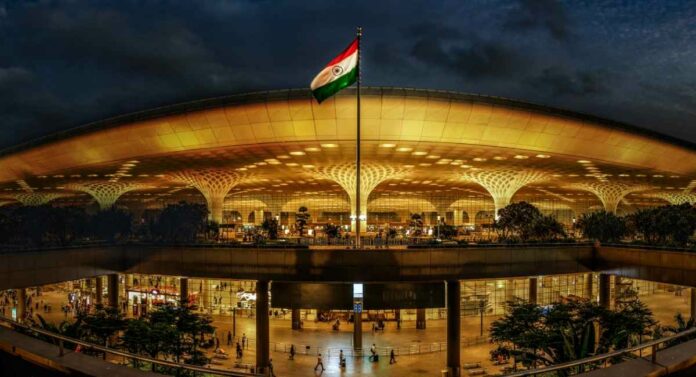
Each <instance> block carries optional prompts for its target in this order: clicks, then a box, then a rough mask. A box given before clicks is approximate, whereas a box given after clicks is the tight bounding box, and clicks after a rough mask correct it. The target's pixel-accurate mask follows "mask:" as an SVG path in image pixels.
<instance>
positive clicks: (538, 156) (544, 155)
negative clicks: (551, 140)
mask: <svg viewBox="0 0 696 377" xmlns="http://www.w3.org/2000/svg"><path fill="white" fill-rule="evenodd" d="M536 158H551V156H549V155H547V154H538V155H536Z"/></svg>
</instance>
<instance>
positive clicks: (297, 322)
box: [290, 309, 302, 330]
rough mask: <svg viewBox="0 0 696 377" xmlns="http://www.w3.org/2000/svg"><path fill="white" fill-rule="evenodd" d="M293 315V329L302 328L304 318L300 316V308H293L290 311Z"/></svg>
mask: <svg viewBox="0 0 696 377" xmlns="http://www.w3.org/2000/svg"><path fill="white" fill-rule="evenodd" d="M290 315H291V316H292V317H291V322H292V329H293V330H299V329H301V328H302V327H301V325H300V324H301V323H302V319H301V318H300V309H292V311H291V312H290Z"/></svg>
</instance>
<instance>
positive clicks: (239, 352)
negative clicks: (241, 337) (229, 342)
mask: <svg viewBox="0 0 696 377" xmlns="http://www.w3.org/2000/svg"><path fill="white" fill-rule="evenodd" d="M237 358H238V359H241V358H242V346H241V345H239V342H237Z"/></svg>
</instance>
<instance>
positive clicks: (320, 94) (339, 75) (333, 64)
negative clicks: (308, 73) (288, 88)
mask: <svg viewBox="0 0 696 377" xmlns="http://www.w3.org/2000/svg"><path fill="white" fill-rule="evenodd" d="M357 79H358V40H357V39H355V40H354V41H353V42H352V43H351V44H350V45H349V46H348V48H346V49H345V50H343V52H341V53H340V54H339V55H338V56H337V57H335V58H333V60H331V61H330V62H329V64H327V65H326V67H324V69H322V70H321V72H319V74H318V75H317V76H316V77H315V78H314V80H312V84H311V85H310V88H311V89H312V94H313V95H314V98H316V99H317V101H318V102H319V103H321V102H322V101H323V100H325V99H327V98H329V97H331V96H332V95H334V94H336V93H337V92H339V91H340V90H341V89H343V88H346V87H349V86H351V85H353V83H355V81H357Z"/></svg>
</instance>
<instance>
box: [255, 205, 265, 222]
mask: <svg viewBox="0 0 696 377" xmlns="http://www.w3.org/2000/svg"><path fill="white" fill-rule="evenodd" d="M263 220H264V214H263V210H262V209H259V210H256V211H254V225H261V224H262V223H263Z"/></svg>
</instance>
